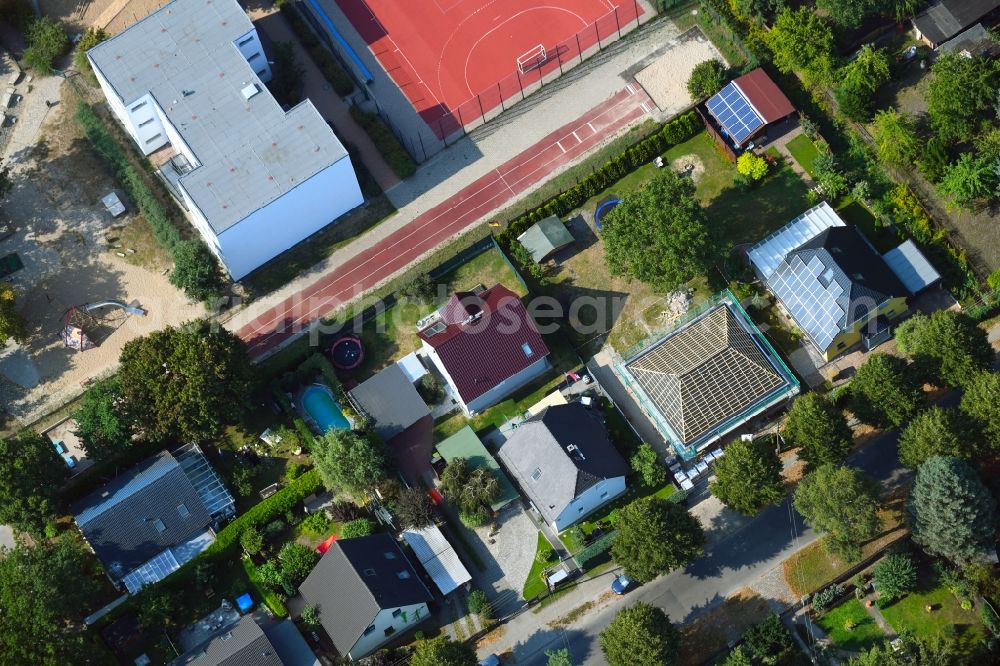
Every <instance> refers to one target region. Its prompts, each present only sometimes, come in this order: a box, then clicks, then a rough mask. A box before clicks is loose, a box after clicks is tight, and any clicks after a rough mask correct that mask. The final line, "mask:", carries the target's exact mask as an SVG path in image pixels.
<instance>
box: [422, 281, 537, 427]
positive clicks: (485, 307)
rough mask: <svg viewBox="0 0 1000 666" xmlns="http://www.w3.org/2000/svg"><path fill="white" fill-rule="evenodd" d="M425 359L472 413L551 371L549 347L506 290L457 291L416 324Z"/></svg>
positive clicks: (493, 288) (513, 295)
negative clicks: (435, 310)
mask: <svg viewBox="0 0 1000 666" xmlns="http://www.w3.org/2000/svg"><path fill="white" fill-rule="evenodd" d="M417 328H418V331H417V334H418V335H419V336H420V339H421V340H422V341H423V350H422V352H423V354H424V355H426V356H427V357H428V358H429V359H430V360H431V361H432V362H433V364H434V367H435V368H437V370H438V372H440V373H441V376H442V377H444V379H445V381H446V382H447V384H448V387H449V391H450V393H451V394H452V396H453V397H454V398H455V400H456V401H457V402H458V403H459V404H460V405H461V406H462V409H463V410H464V411H465V412H466V413H467V414H474V413H477V412H481V411H483V410H484V409H486V408H487V407H490V406H492V405H495V404H496V403H498V402H500V401H501V400H503V399H504V398H506V397H507V396H508V395H510V394H511V393H512V392H514V391H515V390H517V389H519V388H521V387H522V386H524V385H525V384H527V383H529V382H531V381H532V380H534V379H537V378H538V377H540V376H541V375H542V374H544V373H545V372H546V371H547V370H548V369H549V368H550V367H551V366H550V364H549V360H548V355H549V348H548V347H547V346H546V345H545V342H544V341H543V340H542V336H541V334H539V332H538V329H537V328H535V323H534V322H533V321H532V320H531V317H530V316H529V315H528V311H527V310H526V309H525V307H524V304H523V303H522V302H521V299H520V298H518V296H517V294H515V293H514V292H512V291H511V290H510V289H508V288H507V287H505V286H503V285H501V284H497V285H494V286H493V287H490V288H489V289H484V288H482V287H478V288H476V289H474V290H473V291H468V292H456V293H455V294H452V296H451V298H450V299H448V301H447V302H446V303H445V304H444V305H443V306H441V308H440V309H439V310H438V311H437V312H435V313H433V314H431V315H430V316H428V317H426V318H424V319H422V320H421V321H419V322H418V323H417Z"/></svg>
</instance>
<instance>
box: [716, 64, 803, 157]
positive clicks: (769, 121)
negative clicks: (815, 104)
mask: <svg viewBox="0 0 1000 666" xmlns="http://www.w3.org/2000/svg"><path fill="white" fill-rule="evenodd" d="M704 109H705V111H707V115H705V114H703V117H704V118H705V120H706V124H707V126H708V128H709V130H710V132H711V133H712V134H713V136H714V137H715V139H716V142H718V143H719V144H720V145H721V146H723V147H724V148H726V149H727V151H728V153H729V154H730V155H731V158H732V159H735V155H736V152H739V151H743V150H746V149H748V148H749V147H751V146H752V145H754V144H756V145H761V144H763V143H767V141H768V140H769V139H773V138H775V137H776V136H781V135H782V134H784V133H785V132H786V131H788V130H789V129H791V127H793V125H792V124H791V123H792V122H794V117H795V115H796V112H795V107H794V106H792V103H791V102H790V101H789V100H788V98H787V97H785V94H784V93H783V92H781V89H780V88H779V87H778V86H777V85H776V84H775V83H774V81H772V80H771V78H770V77H769V76H768V75H767V72H765V71H764V70H763V69H761V68H759V67H758V68H757V69H755V70H753V71H750V72H747V73H746V74H744V75H743V76H740V77H737V78H735V79H733V80H732V81H730V82H729V83H728V84H727V85H726V86H725V87H724V88H723V89H722V90H720V91H719V92H718V93H716V94H715V95H713V96H712V97H710V98H708V100H707V101H706V102H705V105H704Z"/></svg>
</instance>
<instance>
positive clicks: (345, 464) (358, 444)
mask: <svg viewBox="0 0 1000 666" xmlns="http://www.w3.org/2000/svg"><path fill="white" fill-rule="evenodd" d="M313 460H314V461H315V463H316V469H318V470H319V474H320V476H321V477H322V478H323V483H324V484H325V485H326V487H327V488H329V489H330V490H333V491H336V490H344V491H346V492H348V493H350V494H351V495H354V496H355V497H360V496H362V495H363V494H364V492H365V491H366V490H371V489H372V488H374V487H375V486H376V485H378V483H379V481H381V480H382V479H384V478H385V476H386V473H385V468H386V458H385V451H384V450H383V446H382V442H381V441H380V440H379V439H378V438H377V437H375V436H373V435H370V434H368V433H361V432H355V431H353V430H339V429H331V430H328V431H327V432H326V434H325V435H323V437H321V438H319V439H318V440H317V441H316V446H315V450H314V451H313Z"/></svg>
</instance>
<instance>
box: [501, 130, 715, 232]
mask: <svg viewBox="0 0 1000 666" xmlns="http://www.w3.org/2000/svg"><path fill="white" fill-rule="evenodd" d="M701 129H702V122H701V119H700V118H698V115H697V114H696V113H695V112H694V111H690V112H688V113H686V114H684V115H683V116H680V117H679V118H676V119H674V120H672V121H670V122H668V123H667V124H665V125H664V126H663V128H662V129H661V130H660V131H659V132H657V133H656V134H653V135H652V136H650V137H647V138H645V139H643V140H642V141H639V142H638V143H636V144H635V145H633V146H630V147H629V148H626V149H625V150H624V151H622V152H621V153H620V154H618V155H615V156H614V157H612V158H611V159H610V160H608V161H607V162H605V163H604V166H602V167H601V168H599V169H597V170H596V171H594V172H593V173H591V174H590V175H589V176H587V177H586V178H584V179H583V180H581V181H580V182H579V183H577V184H576V185H574V186H573V187H571V188H569V189H568V190H566V191H565V192H563V193H562V194H559V195H558V196H555V197H553V198H551V199H549V200H548V201H546V202H545V203H544V204H542V205H540V206H538V207H537V208H535V209H534V210H530V211H528V212H526V213H524V214H522V215H519V216H518V217H516V218H514V219H513V220H511V222H510V224H508V225H507V227H506V228H505V229H503V231H501V232H500V233H498V234H497V240H498V241H499V242H500V243H501V244H502V245H503V246H504V247H510V245H511V243H512V242H513V240H514V239H516V238H517V237H518V236H520V235H521V234H522V233H524V232H525V231H526V230H527V229H528V227H530V226H531V225H532V224H534V223H535V222H538V221H539V220H541V219H543V218H546V217H549V216H550V215H565V214H567V213H569V212H570V211H572V210H573V209H575V208H577V207H579V206H581V205H583V203H584V202H586V201H587V200H588V199H590V198H591V197H592V196H594V195H596V194H598V193H600V192H603V191H604V190H605V189H607V188H608V187H610V186H611V185H613V184H615V183H617V182H618V181H619V180H621V179H622V178H624V177H625V176H626V175H628V174H629V173H631V172H633V171H635V170H636V169H638V168H639V167H641V166H643V165H644V164H649V163H650V162H651V161H652V160H653V159H654V158H655V157H656V156H657V155H659V154H660V153H662V152H664V151H666V150H667V149H668V148H670V147H672V146H675V145H677V144H679V143H683V142H684V141H687V140H688V139H690V138H691V137H693V136H694V135H695V134H697V133H698V132H699V131H700V130H701Z"/></svg>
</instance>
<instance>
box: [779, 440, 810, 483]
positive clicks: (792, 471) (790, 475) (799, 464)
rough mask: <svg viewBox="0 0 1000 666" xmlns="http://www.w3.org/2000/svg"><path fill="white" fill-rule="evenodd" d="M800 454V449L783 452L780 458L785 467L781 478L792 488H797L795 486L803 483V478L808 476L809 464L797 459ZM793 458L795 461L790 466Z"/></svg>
mask: <svg viewBox="0 0 1000 666" xmlns="http://www.w3.org/2000/svg"><path fill="white" fill-rule="evenodd" d="M798 452H799V450H798V449H792V450H790V451H783V452H782V453H781V455H780V456H779V457H780V458H781V463H782V465H783V466H784V470H783V471H782V473H781V476H782V477H783V478H784V480H785V485H787V486H788V487H790V488H791V487H793V486H795V484H797V483H798V482H799V481H801V480H802V477H803V476H805V475H806V467H807V463H806V461H805V460H802V459H801V458H798V457H797V455H798ZM791 458H795V460H794V461H793V462H791V464H789V462H788V461H789V459H791Z"/></svg>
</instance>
